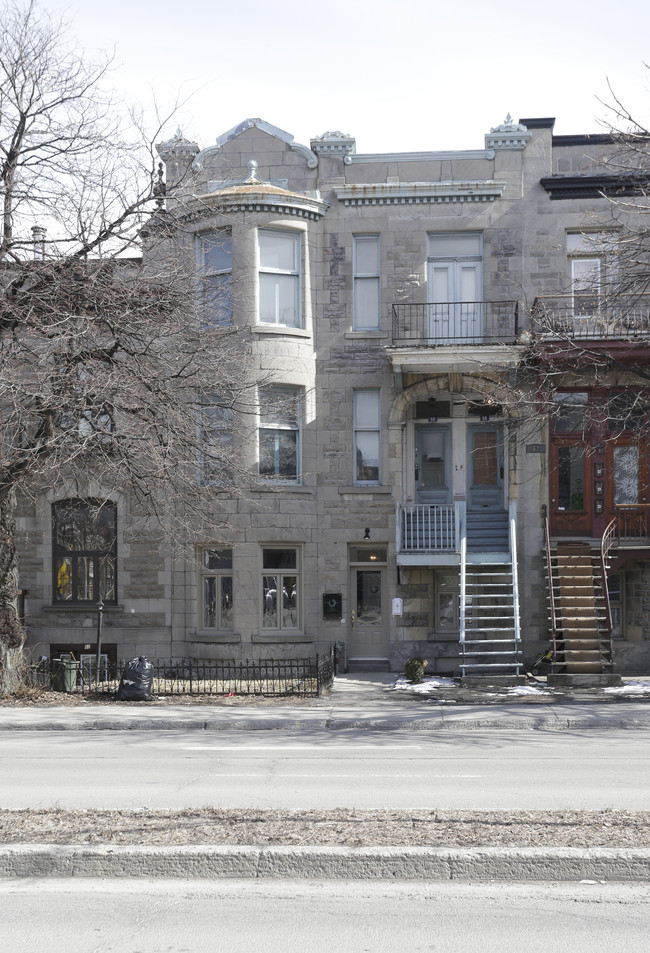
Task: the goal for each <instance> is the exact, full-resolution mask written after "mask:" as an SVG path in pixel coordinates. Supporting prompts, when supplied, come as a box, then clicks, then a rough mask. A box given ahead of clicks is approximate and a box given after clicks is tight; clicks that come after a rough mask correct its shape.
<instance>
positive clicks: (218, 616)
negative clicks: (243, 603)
mask: <svg viewBox="0 0 650 953" xmlns="http://www.w3.org/2000/svg"><path fill="white" fill-rule="evenodd" d="M200 588H201V595H200V598H201V619H200V625H201V627H202V628H203V629H215V630H217V631H222V632H228V631H231V630H232V627H233V622H232V614H233V586H232V549H220V548H218V547H208V548H206V549H204V550H203V551H202V553H201V580H200Z"/></svg>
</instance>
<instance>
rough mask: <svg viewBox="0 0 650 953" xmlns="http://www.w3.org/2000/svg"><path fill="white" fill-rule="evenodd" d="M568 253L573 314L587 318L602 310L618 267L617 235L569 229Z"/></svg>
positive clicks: (567, 239) (567, 238)
mask: <svg viewBox="0 0 650 953" xmlns="http://www.w3.org/2000/svg"><path fill="white" fill-rule="evenodd" d="M566 247H567V256H568V259H569V269H570V278H571V295H572V306H573V314H574V316H575V317H578V318H581V317H582V318H584V317H589V316H591V315H595V314H596V313H597V312H598V311H599V310H600V302H601V295H602V294H603V289H604V283H605V281H606V280H608V281H611V280H612V279H613V277H614V274H615V270H616V260H615V259H616V256H615V250H616V238H615V236H614V235H613V234H608V233H607V232H568V233H567V237H566Z"/></svg>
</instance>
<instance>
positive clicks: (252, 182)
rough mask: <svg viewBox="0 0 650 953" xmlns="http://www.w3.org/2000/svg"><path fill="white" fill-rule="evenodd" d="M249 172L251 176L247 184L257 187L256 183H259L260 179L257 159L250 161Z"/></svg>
mask: <svg viewBox="0 0 650 953" xmlns="http://www.w3.org/2000/svg"><path fill="white" fill-rule="evenodd" d="M248 172H249V175H248V178H247V179H246V184H247V185H255V184H256V183H258V182H259V179H258V178H257V162H256V161H255V159H249V160H248Z"/></svg>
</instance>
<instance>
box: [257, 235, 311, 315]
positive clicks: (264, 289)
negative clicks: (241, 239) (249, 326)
mask: <svg viewBox="0 0 650 953" xmlns="http://www.w3.org/2000/svg"><path fill="white" fill-rule="evenodd" d="M258 241H259V256H260V257H259V262H260V285H259V319H260V323H261V324H284V325H286V326H287V327H290V328H300V327H302V314H301V308H300V294H301V291H300V259H301V245H300V234H299V233H297V232H285V231H281V230H280V229H272V228H268V229H260V230H259V232H258Z"/></svg>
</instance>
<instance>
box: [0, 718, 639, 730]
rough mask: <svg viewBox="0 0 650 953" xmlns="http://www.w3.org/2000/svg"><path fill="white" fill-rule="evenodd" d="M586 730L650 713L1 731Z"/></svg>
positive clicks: (21, 725) (171, 721) (127, 723)
mask: <svg viewBox="0 0 650 953" xmlns="http://www.w3.org/2000/svg"><path fill="white" fill-rule="evenodd" d="M305 729H307V730H315V731H352V730H354V731H364V730H365V731H409V730H410V731H435V732H450V731H484V730H499V731H552V732H556V731H585V730H599V731H601V730H612V729H616V730H621V729H625V730H627V731H634V730H637V731H648V730H650V714H649V716H648V717H635V716H628V717H623V716H621V715H618V716H614V717H603V716H602V715H599V716H598V717H589V716H584V717H580V715H573V716H567V717H561V716H558V715H555V714H554V715H552V716H547V717H544V716H541V717H540V716H539V715H537V716H525V715H524V716H516V715H515V716H510V717H507V718H489V717H472V718H456V719H449V718H444V717H443V716H441V715H435V716H432V717H430V718H422V717H417V716H416V717H413V718H373V717H372V716H370V717H366V718H364V717H358V716H357V717H336V716H334V717H332V716H328V717H319V718H304V717H303V718H271V719H264V720H262V719H258V718H255V717H253V718H250V717H235V718H232V719H228V718H205V717H203V718H157V719H147V718H132V719H128V720H124V721H123V720H118V719H115V720H113V719H111V718H92V717H91V718H88V717H86V718H84V719H83V720H79V721H77V720H75V719H72V718H71V719H69V720H63V719H61V720H57V719H56V717H53V718H49V719H47V720H43V721H21V720H19V719H16V720H13V719H7V720H2V718H0V731H28V732H29V731H280V730H281V731H300V730H305Z"/></svg>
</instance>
